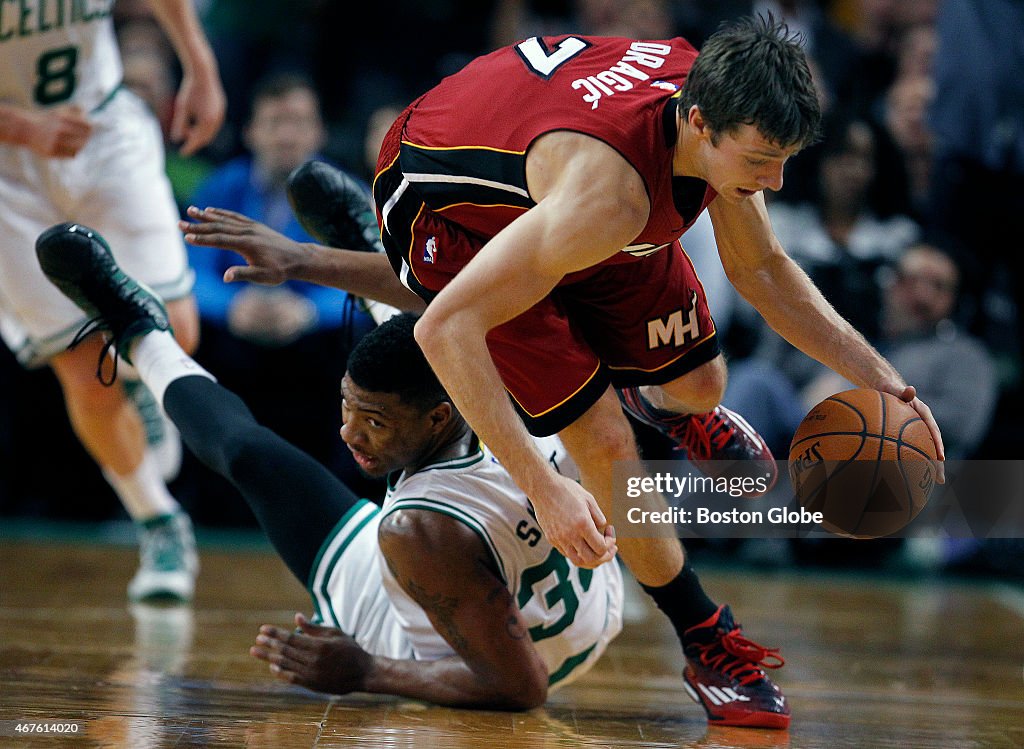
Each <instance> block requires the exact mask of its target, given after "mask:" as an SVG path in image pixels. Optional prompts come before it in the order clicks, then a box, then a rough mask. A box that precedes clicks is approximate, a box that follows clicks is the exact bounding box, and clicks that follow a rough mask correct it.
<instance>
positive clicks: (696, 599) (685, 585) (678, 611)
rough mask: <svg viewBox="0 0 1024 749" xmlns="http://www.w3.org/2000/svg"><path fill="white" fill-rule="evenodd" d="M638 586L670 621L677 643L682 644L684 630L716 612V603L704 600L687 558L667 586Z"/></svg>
mask: <svg viewBox="0 0 1024 749" xmlns="http://www.w3.org/2000/svg"><path fill="white" fill-rule="evenodd" d="M641 587H642V588H643V589H644V590H645V591H647V594H648V595H650V597H651V598H653V599H654V602H655V603H656V604H657V605H658V608H659V609H661V610H662V612H663V613H664V614H665V616H667V617H668V619H669V621H670V622H672V626H673V627H675V629H676V634H677V635H678V636H679V641H680V642H682V641H683V634H684V633H685V632H686V630H688V629H689V628H690V627H693V626H694V625H697V624H700V623H701V622H703V621H705V620H706V619H708V618H709V617H711V616H712V615H713V614H714V613H715V612H716V611H718V604H716V603H715V602H714V601H712V600H711V599H710V598H708V595H707V593H705V592H704V588H702V587H701V584H700V580H698V579H697V573H696V572H694V571H693V568H692V567H691V566H690V561H689V559H687V561H686V563H685V564H684V565H683V569H682V570H681V571H680V573H679V574H678V575H677V576H676V578H675V579H674V580H672V581H671V582H669V583H668V584H667V585H661V586H658V587H656V588H652V587H649V586H647V585H641Z"/></svg>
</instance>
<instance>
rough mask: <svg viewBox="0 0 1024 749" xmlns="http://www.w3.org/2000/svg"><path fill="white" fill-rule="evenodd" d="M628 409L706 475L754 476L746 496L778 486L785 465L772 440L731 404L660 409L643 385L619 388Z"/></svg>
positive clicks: (624, 405) (751, 477) (622, 401)
mask: <svg viewBox="0 0 1024 749" xmlns="http://www.w3.org/2000/svg"><path fill="white" fill-rule="evenodd" d="M618 393H619V401H621V403H622V407H623V409H625V411H626V413H628V414H629V415H630V416H632V417H633V418H635V419H636V420H637V421H639V422H641V423H643V424H646V425H647V426H649V427H653V428H654V429H657V430H658V431H659V432H661V433H662V434H664V435H665V436H666V437H668V438H669V439H671V440H672V441H673V442H675V443H676V446H677V449H678V450H679V451H680V452H681V453H683V454H684V455H685V456H686V458H688V459H689V461H690V462H691V463H693V465H694V467H695V468H697V470H699V471H701V472H702V473H704V475H706V476H713V477H715V478H718V477H720V476H725V477H727V478H731V477H734V476H739V477H742V478H750V479H751V481H747V482H744V484H743V489H744V491H743V496H745V497H749V498H754V497H760V496H761V495H763V494H765V493H767V492H768V491H770V490H771V488H772V487H773V486H775V481H776V480H777V479H778V477H779V468H778V466H777V465H776V464H775V458H774V457H773V456H772V451H771V450H770V449H769V448H768V444H767V443H766V442H765V441H764V438H763V437H762V436H761V435H760V434H758V433H757V431H756V430H755V429H754V428H753V427H752V426H750V424H748V423H747V421H746V419H744V418H743V417H742V416H740V415H739V414H738V413H736V412H734V411H730V410H729V409H728V408H726V407H725V406H717V407H715V409H714V410H713V411H709V412H708V413H704V414H680V413H673V412H671V411H664V410H662V409H660V408H655V407H654V406H652V405H651V404H650V403H648V402H647V399H646V398H644V397H643V396H642V395H641V394H640V388H638V387H629V388H622V389H621V390H619V391H618Z"/></svg>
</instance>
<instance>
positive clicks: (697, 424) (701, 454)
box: [671, 408, 736, 460]
mask: <svg viewBox="0 0 1024 749" xmlns="http://www.w3.org/2000/svg"><path fill="white" fill-rule="evenodd" d="M735 432H736V427H734V426H733V425H732V423H731V422H729V420H728V419H727V418H726V417H725V416H724V415H723V414H722V412H721V411H719V410H718V409H717V408H716V409H715V410H714V411H709V412H708V413H706V414H700V415H696V414H695V415H693V416H691V417H690V418H689V419H686V420H685V421H682V422H680V423H679V424H678V425H677V426H676V427H675V428H674V429H673V430H672V432H671V436H672V437H673V438H674V439H675V440H677V441H678V442H679V446H680V447H682V448H683V449H685V450H686V454H687V455H688V456H689V457H690V458H695V459H697V460H707V459H709V458H710V457H711V442H712V440H714V443H715V449H716V450H722V449H724V448H725V446H726V445H727V444H729V440H730V439H732V436H733V434H735Z"/></svg>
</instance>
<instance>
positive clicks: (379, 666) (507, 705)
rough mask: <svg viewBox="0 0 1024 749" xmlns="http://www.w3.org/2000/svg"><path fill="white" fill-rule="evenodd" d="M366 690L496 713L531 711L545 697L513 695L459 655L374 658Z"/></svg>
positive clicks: (535, 691)
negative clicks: (423, 658)
mask: <svg viewBox="0 0 1024 749" xmlns="http://www.w3.org/2000/svg"><path fill="white" fill-rule="evenodd" d="M366 691H367V692H374V693H377V694H392V695H396V696H399V697H409V698H412V699H417V700H425V701H427V702H433V703H435V704H438V705H448V706H450V707H464V708H485V709H494V710H529V709H530V708H534V707H539V706H540V705H542V704H543V703H544V700H545V697H546V695H545V694H544V693H543V692H541V691H539V690H534V691H533V692H519V693H513V692H512V691H510V690H508V689H506V688H503V687H502V686H501V685H500V684H497V683H494V682H493V681H490V680H484V679H482V678H481V676H480V674H477V673H475V672H474V671H473V670H472V669H470V668H469V667H468V666H467V665H466V663H465V661H463V660H462V659H461V658H459V657H457V656H454V657H451V658H442V659H440V660H436V661H413V660H394V659H391V658H382V657H377V658H374V659H373V667H372V669H371V671H370V673H369V674H368V675H367V680H366Z"/></svg>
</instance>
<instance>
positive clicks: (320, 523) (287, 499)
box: [163, 376, 359, 585]
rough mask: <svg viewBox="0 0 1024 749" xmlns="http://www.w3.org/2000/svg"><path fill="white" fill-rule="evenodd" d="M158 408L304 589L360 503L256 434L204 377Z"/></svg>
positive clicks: (186, 383)
mask: <svg viewBox="0 0 1024 749" xmlns="http://www.w3.org/2000/svg"><path fill="white" fill-rule="evenodd" d="M163 405H164V408H165V409H166V411H167V415H168V416H170V417H171V420H172V421H173V422H174V423H175V424H176V425H177V427H178V430H179V431H180V432H181V438H182V441H183V442H184V443H185V444H186V445H187V446H188V448H189V449H190V450H191V451H192V452H193V453H194V454H195V455H196V457H197V458H199V459H200V460H201V461H202V462H203V463H205V464H206V466H207V467H209V468H210V469H211V470H213V471H215V472H216V473H218V474H220V475H221V476H223V477H224V478H226V479H227V480H228V481H230V482H231V483H232V484H233V485H234V486H235V488H236V489H238V491H239V492H240V493H241V494H242V496H243V497H244V498H245V501H246V502H248V504H249V507H250V508H251V509H252V512H253V514H254V515H255V516H256V519H257V520H258V521H259V523H260V525H261V526H262V527H263V531H264V533H266V534H267V537H268V538H269V539H270V541H271V543H273V545H274V548H275V549H276V550H277V553H278V554H280V555H281V558H282V559H284V561H285V564H287V565H288V568H289V569H290V570H291V571H292V573H293V574H294V575H295V577H297V578H298V579H299V582H301V583H302V584H303V585H305V584H306V583H307V581H308V579H309V573H310V570H311V569H312V566H313V562H314V561H315V559H316V556H317V553H318V552H319V551H320V546H321V545H322V544H323V542H324V539H325V538H326V537H327V534H328V533H330V532H331V530H333V528H334V526H335V525H336V524H337V522H338V521H339V520H340V519H341V518H342V517H343V516H344V515H345V513H347V512H348V511H349V510H350V509H351V508H352V507H354V506H355V504H356V503H357V502H359V498H358V497H356V495H355V494H353V493H352V492H351V491H349V489H348V487H347V486H345V484H343V483H342V482H341V480H340V479H338V478H337V477H336V476H335V475H334V474H332V473H331V472H330V471H328V470H327V469H326V468H324V467H323V466H322V465H320V463H318V462H317V461H316V460H315V459H314V458H312V457H310V456H309V455H307V454H306V453H304V452H302V451H301V450H299V449H298V448H297V447H295V446H294V445H292V444H291V443H290V442H287V441H286V440H284V439H283V438H282V437H279V436H278V435H277V434H275V433H274V432H272V431H271V430H269V429H267V428H266V427H263V426H260V425H259V424H258V423H257V422H256V419H255V418H253V415H252V413H251V412H250V411H249V409H248V408H247V407H246V405H245V403H243V402H242V400H241V399H240V398H239V397H238V396H237V395H235V394H234V393H232V392H231V391H230V390H226V389H224V388H223V387H221V386H220V385H218V384H217V383H216V382H214V381H212V380H210V379H209V378H207V377H199V376H195V377H182V378H179V379H177V380H175V381H174V382H172V383H171V384H170V385H169V386H168V388H167V391H166V393H165V394H164V404H163Z"/></svg>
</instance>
